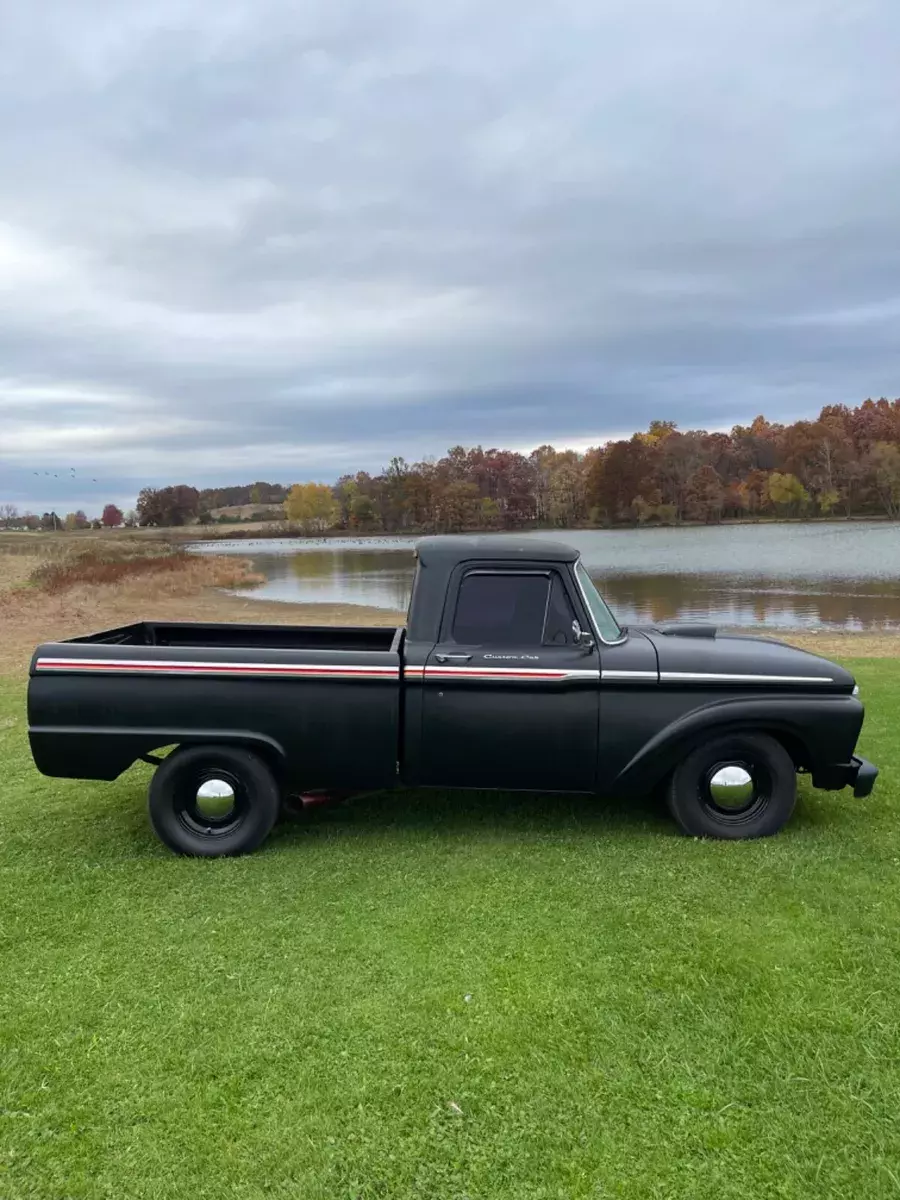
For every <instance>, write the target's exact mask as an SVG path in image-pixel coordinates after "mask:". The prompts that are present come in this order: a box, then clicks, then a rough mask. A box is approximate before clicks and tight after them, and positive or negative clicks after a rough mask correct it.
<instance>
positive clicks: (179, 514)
mask: <svg viewBox="0 0 900 1200" xmlns="http://www.w3.org/2000/svg"><path fill="white" fill-rule="evenodd" d="M199 511H200V493H199V492H198V491H197V489H196V488H193V487H189V486H188V485H187V484H185V483H179V484H176V485H175V486H174V487H165V488H143V489H142V490H141V492H140V493H139V495H138V498H137V514H138V524H140V525H143V526H146V525H161V526H173V525H174V526H178V525H188V524H190V522H191V521H192V520H194V519H195V518H196V517H197V514H198V512H199Z"/></svg>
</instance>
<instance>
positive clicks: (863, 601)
mask: <svg viewBox="0 0 900 1200" xmlns="http://www.w3.org/2000/svg"><path fill="white" fill-rule="evenodd" d="M264 544H265V543H263V545H264ZM244 553H247V550H246V549H245V550H244ZM253 560H254V564H255V566H256V568H257V570H259V571H260V572H261V573H262V574H264V575H265V576H266V583H265V584H263V585H262V586H261V587H259V588H258V589H256V590H255V591H254V592H253V593H252V594H253V595H254V596H256V597H258V598H260V599H264V600H289V601H300V602H304V603H323V604H324V603H340V604H365V605H372V606H374V607H377V608H385V609H391V610H393V611H402V610H404V609H405V608H406V606H407V603H408V600H409V593H410V587H411V584H412V577H413V572H414V560H413V556H412V547H411V544H406V545H403V546H402V548H401V547H400V546H398V545H397V544H396V543H394V546H393V547H384V546H371V545H370V546H365V545H363V546H359V545H350V546H347V545H346V544H340V543H334V542H332V543H329V544H327V545H325V546H322V544H321V543H319V544H318V545H317V546H314V547H312V546H311V547H308V548H305V549H303V550H301V551H299V552H295V553H293V554H286V553H277V554H272V553H262V554H253ZM586 560H587V561H588V563H589V567H590V560H589V559H588V558H587V555H586ZM590 573H591V575H592V576H593V578H594V579H595V580H596V582H597V585H598V587H599V588H600V589H601V591H602V592H603V594H604V595H605V596H606V598H607V600H608V601H609V603H610V605H611V607H612V609H613V611H614V612H615V614H616V616H617V617H618V619H619V620H620V621H621V622H622V623H623V624H642V623H643V624H647V623H653V622H663V621H675V620H684V621H712V622H714V623H715V624H718V625H724V626H764V627H768V628H772V629H777V628H782V629H789V628H818V629H833V630H847V631H852V630H864V629H883V630H893V629H900V580H897V579H896V578H894V579H890V578H880V579H868V580H866V579H859V578H855V579H826V578H823V577H821V576H818V577H815V578H812V579H810V578H804V577H795V578H781V577H777V576H769V575H763V574H752V573H749V572H746V571H742V570H736V571H734V572H733V573H731V572H718V573H712V572H708V573H704V572H702V571H698V572H685V571H679V572H669V571H660V570H655V571H649V572H634V571H629V572H619V573H606V572H604V571H603V570H598V569H597V568H596V567H593V568H591V569H590Z"/></svg>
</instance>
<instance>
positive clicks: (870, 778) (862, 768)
mask: <svg viewBox="0 0 900 1200" xmlns="http://www.w3.org/2000/svg"><path fill="white" fill-rule="evenodd" d="M853 766H854V767H855V768H856V770H855V772H854V778H853V795H854V796H871V794H872V788H873V787H874V786H875V780H876V779H877V778H878V768H877V767H876V766H875V764H874V763H870V762H869V760H868V759H867V758H854V759H853Z"/></svg>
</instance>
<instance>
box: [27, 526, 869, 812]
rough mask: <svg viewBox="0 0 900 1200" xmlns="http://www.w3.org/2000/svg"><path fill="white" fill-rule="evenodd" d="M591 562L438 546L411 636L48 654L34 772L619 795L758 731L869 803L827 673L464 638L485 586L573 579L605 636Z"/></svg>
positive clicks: (748, 653) (734, 651) (558, 550)
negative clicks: (182, 761)
mask: <svg viewBox="0 0 900 1200" xmlns="http://www.w3.org/2000/svg"><path fill="white" fill-rule="evenodd" d="M577 558H578V555H577V552H576V551H575V550H572V549H571V548H569V547H567V546H564V545H559V544H556V543H550V542H547V543H540V544H538V543H535V542H534V541H532V540H525V539H515V538H506V539H503V538H501V539H498V538H490V539H479V538H428V539H425V540H424V541H423V542H421V543H420V544H419V547H418V570H417V574H416V581H415V584H414V588H413V593H412V599H411V602H410V613H409V625H408V629H407V630H403V629H368V628H356V627H352V628H345V629H331V628H312V627H290V626H266V625H204V624H199V623H198V624H191V623H175V624H167V623H145V624H137V625H130V626H124V627H122V628H120V629H115V630H107V631H105V632H103V633H98V634H92V635H88V636H85V637H82V638H77V639H75V640H73V641H69V642H62V643H49V644H46V645H43V646H40V647H39V648H38V650H37V651H36V652H35V655H34V658H33V660H32V665H31V672H30V673H31V679H30V684H29V690H28V714H29V726H30V738H31V747H32V753H33V756H34V760H35V763H36V764H37V766H38V768H39V770H41V771H42V772H43V773H44V774H46V775H57V776H66V777H70V778H92V779H114V778H116V777H117V776H118V775H120V774H121V773H122V772H123V771H124V770H126V769H127V768H128V767H129V766H130V765H131V764H132V763H133V762H135V761H136V760H137V759H139V758H141V757H142V756H144V755H146V754H149V753H152V752H153V751H155V750H158V749H160V748H161V747H163V746H167V745H172V744H179V745H183V744H206V743H209V742H219V743H223V742H227V743H230V744H238V745H247V746H250V747H253V748H255V749H256V750H258V752H260V753H261V754H262V755H263V756H264V757H265V758H266V759H267V761H269V762H270V764H271V765H272V766H273V767H274V768H275V770H276V772H277V774H278V776H279V779H280V782H281V784H282V786H283V787H284V788H285V789H286V790H290V791H301V790H302V791H313V790H318V789H328V790H335V791H337V790H340V791H354V790H363V789H367V790H368V789H378V788H387V787H391V786H395V785H397V784H400V783H402V784H407V785H411V786H417V785H430V786H452V787H457V786H458V787H480V788H503V789H523V790H540V791H581V792H596V793H612V792H619V793H621V792H640V791H645V790H646V789H648V788H649V787H651V786H653V785H654V784H655V783H657V782H658V781H659V780H661V779H662V778H664V777H665V776H666V775H667V774H668V773H669V772H670V771H671V769H672V768H673V766H674V765H675V764H676V763H677V762H678V761H679V760H680V758H681V757H683V756H684V755H685V754H686V753H687V752H688V750H689V749H690V748H692V747H693V746H695V745H697V744H698V743H699V742H701V741H702V740H704V739H705V738H708V737H709V736H711V735H712V734H714V733H715V734H718V733H720V732H726V731H728V730H729V729H734V728H743V729H746V728H753V729H755V730H761V731H766V732H770V733H772V734H773V735H774V736H776V737H778V738H779V739H780V740H781V741H782V742H783V743H784V744H785V745H786V747H787V748H788V750H789V752H790V753H791V755H792V757H793V758H794V761H795V763H796V765H797V767H798V768H800V769H804V770H808V771H809V772H811V774H812V778H813V782H814V784H816V785H817V786H823V787H827V788H836V787H844V786H847V785H848V784H849V785H854V784H856V783H857V781H858V790H860V791H861V794H862V789H866V788H867V789H868V790H871V783H872V782H873V781H874V776H873V775H872V772H873V771H874V768H873V767H871V764H867V763H865V762H864V760H860V759H858V758H855V757H854V751H855V747H856V741H857V738H858V736H859V731H860V728H861V725H862V720H863V708H862V705H861V704H860V703H859V701H858V700H857V699H856V698H855V697H853V696H852V695H851V692H852V690H853V686H854V681H853V677H852V676H851V675H850V674H849V673H848V672H847V671H845V670H844V669H843V668H841V667H839V666H837V665H836V664H834V663H831V662H828V661H827V660H825V659H823V658H819V657H817V656H816V655H812V654H807V653H805V652H803V651H800V650H795V649H793V648H792V647H789V646H785V645H783V644H781V643H778V642H774V641H769V640H766V639H762V638H748V637H720V636H713V632H712V631H710V630H709V629H708V628H707V627H694V628H685V630H684V633H685V635H686V636H678V634H679V631H678V629H677V628H676V627H672V626H667V627H665V628H663V629H655V628H652V627H648V628H646V629H630V630H628V631H626V636H625V637H624V638H623V640H622V641H621V642H618V643H615V644H607V643H603V642H602V641H601V640H600V639H598V638H595V644H594V645H593V646H592V647H584V646H574V645H565V646H560V645H552V646H541V647H537V648H536V647H534V646H521V647H515V646H514V647H509V646H504V647H503V649H502V653H499V652H498V650H497V648H496V647H494V648H493V649H492V648H491V647H490V646H460V645H458V644H457V643H456V642H454V641H453V640H452V636H451V621H452V615H453V611H454V606H455V603H456V596H457V592H458V589H459V587H460V583H461V581H462V579H463V578H464V576H465V574H466V572H467V571H469V570H472V569H477V570H479V571H483V570H486V569H487V570H491V571H501V572H506V571H520V570H521V571H536V570H537V571H541V572H543V573H546V574H548V575H550V576H554V575H557V576H558V577H559V579H560V580H561V582H562V585H563V587H564V588H565V591H566V593H567V595H568V598H569V601H570V603H571V605H572V608H573V611H574V612H575V614H576V617H577V619H578V621H579V623H580V624H581V626H582V628H583V629H585V630H589V629H592V624H591V620H590V614H589V613H588V611H587V609H586V607H585V605H584V603H583V598H582V596H581V593H580V591H579V588H578V586H577V582H576V579H575V575H574V566H575V563H576V561H577ZM448 654H454V655H459V654H463V655H467V656H469V657H468V658H467V659H466V661H465V665H464V666H463V667H461V668H459V669H458V673H454V672H453V670H448V664H446V663H445V665H443V666H442V665H441V663H442V661H443V660H444V656H446V655H448ZM41 660H44V661H46V660H53V661H56V662H57V663H58V662H59V661H60V660H71V664H70V665H62V666H57V667H55V668H52V669H38V664H39V663H40V662H41ZM92 660H93V665H90V664H91V662H92ZM449 666H450V667H452V666H453V664H452V663H451V664H449ZM213 671H214V672H216V673H215V674H210V673H209V672H213ZM341 671H347V672H355V673H356V674H349V675H348V676H347V677H343V676H341V675H340V674H339V673H340V672H341ZM501 671H509V672H516V671H522V672H525V674H522V675H521V676H517V675H515V674H506V675H504V674H500V673H499V672H501ZM156 672H160V673H156ZM255 672H263V673H255ZM278 672H282V673H284V672H293V674H278ZM310 672H312V673H313V675H312V676H310V675H309V673H310ZM315 672H319V674H318V675H316V674H315ZM325 672H331V673H332V674H323V673H325ZM334 672H337V673H338V674H337V675H335V674H334ZM366 672H369V674H368V675H367V674H366ZM435 672H443V674H435ZM465 672H468V674H466V673H465ZM536 672H541V673H542V674H536ZM473 673H475V674H473ZM479 673H480V674H479ZM696 676H699V678H694V677H696ZM719 676H724V677H725V678H717V677H719ZM728 676H738V677H739V678H737V679H734V678H731V679H729V678H727V677H728ZM760 677H763V678H760ZM765 677H768V678H765ZM773 677H774V678H773Z"/></svg>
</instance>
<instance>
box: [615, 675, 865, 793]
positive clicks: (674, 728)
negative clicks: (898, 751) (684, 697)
mask: <svg viewBox="0 0 900 1200" xmlns="http://www.w3.org/2000/svg"><path fill="white" fill-rule="evenodd" d="M862 721H863V706H862V704H860V702H859V701H858V700H857V699H855V698H854V697H852V696H846V695H840V696H827V697H826V696H808V697H807V696H772V695H767V696H751V697H740V698H729V699H721V700H717V701H714V702H712V703H710V704H704V705H703V706H702V707H699V708H698V707H694V708H692V709H690V711H688V712H685V713H684V714H683V715H681V716H679V717H677V718H676V719H675V720H673V721H671V722H670V723H669V724H668V725H666V726H665V727H664V728H663V729H660V730H658V732H656V733H655V734H654V735H653V736H652V737H650V738H649V739H648V740H647V741H646V742H645V743H644V744H643V746H641V748H640V749H639V750H638V751H637V752H636V753H635V754H633V755H632V757H631V758H630V759H629V761H628V762H627V763H626V764H625V766H624V767H623V768H622V769H621V770H620V771H619V772H618V774H617V775H615V777H614V778H613V779H612V780H611V781H609V784H608V787H609V791H610V792H618V793H626V792H631V793H641V792H647V791H650V790H651V789H652V788H654V787H656V785H657V784H659V783H660V782H661V781H662V780H663V779H665V777H666V776H667V775H668V774H669V773H670V772H671V771H672V770H674V768H675V767H676V766H677V765H678V763H679V762H681V761H682V759H684V757H685V756H686V755H687V754H689V753H690V752H691V751H692V750H694V749H695V748H696V747H697V746H699V745H701V744H702V743H703V742H705V741H709V739H710V738H711V737H715V736H720V735H723V734H727V733H729V732H733V731H734V730H737V729H740V730H743V731H745V732H746V731H751V730H752V731H753V732H756V733H768V734H771V735H772V736H773V737H775V738H777V739H778V740H779V741H781V742H782V743H783V744H784V745H785V747H786V748H787V749H788V751H789V752H790V753H791V756H792V757H793V759H794V761H795V763H796V765H797V766H802V767H804V768H805V769H807V770H809V771H811V772H817V771H821V770H823V769H824V768H827V767H828V766H830V765H832V764H836V763H847V762H850V761H851V759H852V757H853V752H854V750H855V749H856V741H857V738H858V737H859V731H860V729H861V728H862ZM602 770H603V764H602V763H601V774H602Z"/></svg>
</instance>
